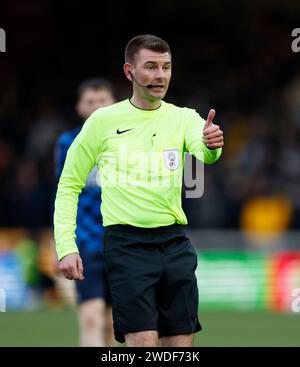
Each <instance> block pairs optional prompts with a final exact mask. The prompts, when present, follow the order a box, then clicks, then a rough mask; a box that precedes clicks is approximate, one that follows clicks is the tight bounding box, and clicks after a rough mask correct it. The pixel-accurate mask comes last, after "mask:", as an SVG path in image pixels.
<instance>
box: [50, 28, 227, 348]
mask: <svg viewBox="0 0 300 367" xmlns="http://www.w3.org/2000/svg"><path fill="white" fill-rule="evenodd" d="M171 68H172V58H171V52H170V48H169V45H168V43H167V42H165V41H164V40H162V39H161V38H159V37H156V36H153V35H149V34H148V35H139V36H136V37H134V38H132V39H131V40H130V41H129V42H128V44H127V46H126V49H125V64H124V73H125V75H126V77H127V78H128V79H129V80H130V81H131V82H132V85H133V94H132V97H131V98H129V99H126V100H124V101H121V102H118V103H116V104H114V105H112V106H109V107H104V108H100V109H98V110H96V111H95V112H94V113H93V114H92V115H91V116H90V117H89V118H88V120H87V121H86V123H85V124H84V125H83V128H82V130H81V132H80V133H79V135H77V137H76V139H75V140H74V142H73V144H72V145H71V147H70V149H69V150H68V154H67V158H66V162H65V165H64V168H63V172H62V174H61V177H60V180H59V184H58V190H57V195H56V201H55V213H54V225H55V240H56V249H57V254H58V258H59V259H60V269H61V271H62V273H63V274H64V276H65V277H66V278H67V279H79V280H80V279H83V264H82V261H81V258H80V256H79V253H78V252H79V251H78V248H77V246H76V236H75V229H76V215H77V202H78V196H79V194H80V192H81V190H82V187H83V186H84V184H85V181H86V178H87V176H88V174H89V173H90V171H91V170H92V168H93V167H94V166H95V165H97V166H98V169H99V173H100V182H101V186H102V204H101V212H102V216H103V225H104V227H105V234H104V261H105V266H106V270H107V272H108V279H109V285H110V290H111V296H112V307H113V321H114V333H115V338H116V340H117V341H119V342H124V341H125V342H126V345H127V346H129V347H137V346H142V347H150V346H157V345H158V339H159V338H161V345H162V346H166V347H176V346H180V347H191V346H193V337H194V333H195V332H197V331H199V330H201V326H200V323H199V320H198V289H197V282H196V277H195V269H196V267H197V256H196V252H195V250H194V248H193V247H192V245H191V243H190V241H189V239H188V238H187V237H186V235H185V231H184V225H186V224H187V219H186V216H185V214H184V212H183V209H182V205H181V182H182V174H183V166H184V155H185V152H189V153H191V154H193V155H194V156H195V157H196V158H198V159H200V160H202V161H203V162H204V163H213V162H215V161H216V160H217V159H218V158H219V157H220V155H221V150H222V149H221V148H222V146H223V144H224V141H223V132H222V131H221V130H220V127H219V126H218V125H215V124H214V123H213V119H214V116H215V111H214V110H210V112H209V114H208V117H207V120H206V121H205V120H203V119H202V118H201V117H200V116H199V114H198V113H197V112H196V111H195V110H192V109H189V108H180V107H177V106H175V105H173V104H169V103H166V102H164V101H163V98H164V96H165V94H166V92H167V89H168V86H169V82H170V79H171Z"/></svg>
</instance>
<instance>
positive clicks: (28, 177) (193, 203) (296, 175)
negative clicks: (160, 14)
mask: <svg viewBox="0 0 300 367" xmlns="http://www.w3.org/2000/svg"><path fill="white" fill-rule="evenodd" d="M276 3H278V1H277V2H276ZM227 15H228V14H227ZM214 16H215V17H216V27H217V28H216V29H213V30H212V31H211V32H210V33H209V32H208V31H207V32H206V33H205V32H204V31H200V32H199V33H198V34H191V36H190V37H188V38H187V37H180V35H175V36H172V34H171V32H170V33H164V32H162V33H161V34H159V30H158V31H157V32H156V33H157V35H160V36H162V37H164V38H166V39H167V41H169V42H170V45H171V49H173V57H174V74H173V80H172V83H171V86H170V90H169V93H168V95H167V98H166V101H168V102H172V103H175V104H177V105H180V106H188V107H191V108H195V109H196V110H197V111H198V112H199V113H200V114H201V116H202V117H204V118H205V117H206V115H207V113H208V111H209V109H210V108H215V109H216V111H217V115H216V122H217V123H219V124H220V125H221V126H222V129H223V130H224V134H225V149H224V152H223V156H222V158H221V160H220V161H219V162H218V163H217V164H215V165H213V166H212V167H206V168H205V190H204V195H203V197H201V198H199V199H185V198H184V207H185V209H186V212H187V216H188V219H189V223H190V226H191V227H199V228H222V229H224V228H231V229H232V228H234V229H236V228H241V227H242V228H245V229H249V230H254V231H255V230H260V229H262V230H267V231H268V230H269V231H277V230H278V231H282V230H285V229H300V219H299V218H300V215H299V214H300V54H296V53H293V52H292V50H291V42H292V37H291V31H292V29H293V28H294V27H293V24H294V23H293V21H294V19H295V12H294V10H293V8H287V7H283V8H282V7H280V6H277V7H276V6H274V7H273V8H272V7H271V8H268V9H267V10H264V11H262V10H258V9H257V8H256V7H255V6H253V5H252V6H251V4H249V5H248V7H247V8H241V9H240V13H238V14H232V17H233V18H235V16H239V20H238V22H236V21H235V19H233V20H232V22H231V21H230V16H229V19H228V17H226V18H224V19H223V18H222V14H220V13H216V14H214ZM222 19H223V21H222ZM233 23H235V24H236V28H235V27H234V25H233ZM295 26H297V24H295ZM203 28H205V24H204V25H203ZM84 29H85V32H87V33H88V30H87V28H84ZM84 34H85V33H84ZM129 37H131V35H130V36H128V37H127V38H128V39H129ZM84 40H85V39H84ZM122 41H123V39H122ZM125 42H126V41H125V40H124V42H123V43H120V50H119V51H120V53H119V54H118V56H119V60H118V63H117V66H116V62H113V63H112V66H111V69H109V67H108V66H107V65H106V67H105V68H103V67H99V69H97V68H96V67H95V65H94V64H93V65H92V66H91V68H90V69H89V62H88V61H87V60H86V61H85V64H84V68H85V70H86V72H85V73H83V72H80V73H78V74H74V72H73V71H74V67H73V69H72V66H70V68H71V70H72V72H67V76H65V77H62V72H61V71H60V72H58V74H57V76H56V77H55V75H56V74H55V72H53V71H52V73H50V76H49V73H48V71H49V65H48V67H47V68H45V71H44V74H43V70H42V68H41V67H40V66H38V65H37V66H36V69H35V67H33V66H32V68H31V69H30V72H31V73H32V78H33V79H34V83H33V84H31V81H30V77H29V75H30V74H29V72H28V73H27V74H26V75H23V74H22V73H21V72H19V73H16V74H15V75H14V74H13V73H10V74H8V75H6V76H5V75H2V76H1V81H2V82H1V98H0V202H1V206H0V226H1V227H26V228H28V229H33V230H35V229H38V228H41V227H49V226H51V224H52V213H53V208H52V205H53V196H54V195H55V179H54V167H53V165H54V164H53V158H54V152H53V150H54V144H55V141H56V139H57V137H58V135H59V134H60V133H62V132H63V131H65V130H67V129H69V128H71V127H75V126H76V125H77V124H78V123H79V120H78V117H77V116H76V114H75V111H74V104H75V97H76V95H75V88H76V84H78V83H79V82H81V81H82V79H83V77H87V76H88V77H90V76H100V77H105V78H108V79H109V80H111V81H112V83H113V84H114V85H115V88H116V90H117V98H118V99H123V98H127V97H128V96H129V94H130V85H128V84H127V81H126V80H125V77H124V78H123V77H122V70H121V67H122V61H123V60H122V52H123V48H124V45H125ZM105 45H106V43H104V45H103V48H104V52H105V53H108V54H109V52H110V49H105ZM52 46H53V45H52ZM8 51H9V48H8ZM60 52H62V49H60ZM67 53H68V49H67V48H66V50H65V55H67ZM59 57H60V58H63V56H62V55H60V56H59ZM41 59H42V60H43V62H45V60H44V59H43V56H42V55H41ZM38 60H39V59H38V57H37V58H36V62H37V63H38ZM80 61H81V62H82V61H83V59H82V58H80ZM104 62H106V64H107V63H108V64H109V61H107V60H106V61H105V60H104ZM65 67H66V65H65ZM116 67H118V69H117V70H116V69H115V68H116ZM35 70H37V71H36V72H37V73H38V76H36V75H35ZM96 71H97V72H96ZM47 73H48V74H47ZM38 78H41V80H40V81H39V82H37V79H38ZM43 78H45V79H43ZM49 79H51V81H50V80H49ZM43 81H45V83H43Z"/></svg>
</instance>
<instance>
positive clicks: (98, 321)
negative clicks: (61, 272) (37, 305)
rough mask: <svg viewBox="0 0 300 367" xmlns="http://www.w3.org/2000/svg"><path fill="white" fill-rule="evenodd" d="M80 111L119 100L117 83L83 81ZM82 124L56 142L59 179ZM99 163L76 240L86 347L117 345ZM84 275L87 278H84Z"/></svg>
mask: <svg viewBox="0 0 300 367" xmlns="http://www.w3.org/2000/svg"><path fill="white" fill-rule="evenodd" d="M77 92H78V101H77V104H76V112H77V114H78V115H79V116H80V118H81V119H82V121H85V120H87V119H88V118H89V117H90V115H91V114H92V113H93V112H94V111H95V110H97V109H98V108H100V107H105V106H110V105H111V104H113V103H114V102H115V98H114V91H113V86H112V85H111V83H110V82H109V81H107V80H105V79H100V78H92V79H87V80H85V81H83V82H82V83H81V84H80V85H79V87H78V89H77ZM81 128H82V126H78V127H76V128H75V129H73V130H71V131H67V132H65V133H63V134H62V135H61V136H60V137H59V139H58V141H57V144H56V149H55V163H56V177H57V179H59V177H60V175H61V172H62V170H63V166H64V163H65V160H66V156H67V151H68V149H69V147H70V146H71V144H72V143H73V141H74V139H75V138H76V136H77V135H78V134H79V132H80V130H81ZM97 175H98V170H97V167H96V166H95V167H94V168H93V169H92V171H91V172H90V174H89V176H88V179H87V180H86V184H85V186H84V188H83V190H82V193H81V194H80V196H79V201H78V213H77V220H76V237H77V239H76V242H77V245H78V248H79V250H80V256H81V258H82V260H83V262H84V264H85V271H84V280H83V279H80V280H76V288H77V300H78V304H79V307H78V317H79V331H80V345H81V346H84V347H101V346H103V347H104V346H113V345H114V337H113V328H112V315H111V314H112V309H111V299H110V293H109V286H108V283H107V275H106V271H105V267H104V261H103V226H102V218H101V214H100V210H99V206H100V198H101V190H100V187H99V182H98V181H97ZM81 278H83V277H81Z"/></svg>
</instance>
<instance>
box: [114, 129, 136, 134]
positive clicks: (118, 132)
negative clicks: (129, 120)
mask: <svg viewBox="0 0 300 367" xmlns="http://www.w3.org/2000/svg"><path fill="white" fill-rule="evenodd" d="M130 130H133V129H127V130H122V131H121V130H119V129H118V130H117V134H123V133H126V132H127V131H130Z"/></svg>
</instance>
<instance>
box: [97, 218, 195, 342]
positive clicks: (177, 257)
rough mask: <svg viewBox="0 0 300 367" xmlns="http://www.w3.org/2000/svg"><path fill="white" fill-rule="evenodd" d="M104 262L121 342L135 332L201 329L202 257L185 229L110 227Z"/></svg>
mask: <svg viewBox="0 0 300 367" xmlns="http://www.w3.org/2000/svg"><path fill="white" fill-rule="evenodd" d="M104 261H105V266H106V270H107V272H108V280H109V286H110V290H111V297H112V308H113V320H114V332H115V339H116V340H117V341H118V342H120V343H123V342H124V341H125V339H124V334H127V333H131V332H138V331H145V330H157V331H158V334H159V337H162V336H171V335H182V334H190V333H195V332H197V331H199V330H201V325H200V323H199V320H198V288H197V280H196V276H195V270H196V267H197V255H196V251H195V249H194V248H193V246H192V245H191V243H190V241H189V239H188V238H187V237H186V235H185V231H184V229H183V226H180V225H172V226H168V227H159V228H151V229H146V228H137V227H131V226H123V225H115V226H109V227H106V229H105V235H104Z"/></svg>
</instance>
